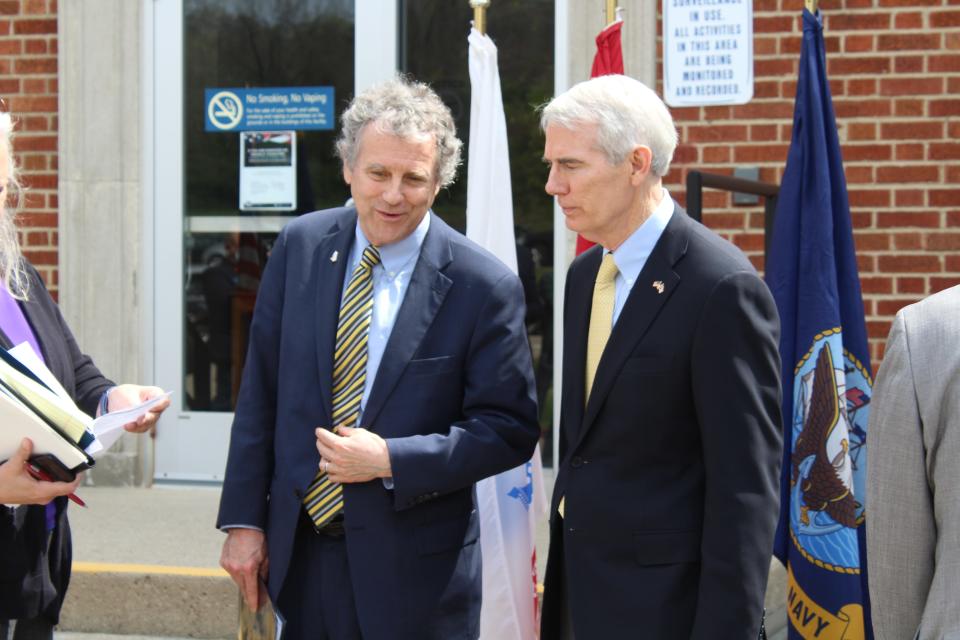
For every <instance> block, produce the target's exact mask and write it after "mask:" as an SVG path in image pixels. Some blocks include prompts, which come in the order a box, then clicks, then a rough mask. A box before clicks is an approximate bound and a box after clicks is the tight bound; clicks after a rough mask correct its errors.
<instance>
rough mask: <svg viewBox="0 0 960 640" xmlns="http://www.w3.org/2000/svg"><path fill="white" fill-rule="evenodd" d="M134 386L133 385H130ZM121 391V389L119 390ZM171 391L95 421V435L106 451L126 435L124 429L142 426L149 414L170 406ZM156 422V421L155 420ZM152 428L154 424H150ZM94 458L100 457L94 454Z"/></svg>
mask: <svg viewBox="0 0 960 640" xmlns="http://www.w3.org/2000/svg"><path fill="white" fill-rule="evenodd" d="M130 386H133V385H130ZM117 390H119V387H118V388H117ZM170 393H171V392H170V391H167V392H164V393H161V394H160V395H158V396H154V397H152V398H150V399H149V400H147V401H146V402H143V403H140V404H138V405H136V406H134V407H130V408H129V409H120V410H118V411H111V412H110V413H105V414H103V415H102V416H100V417H99V418H97V419H96V420H94V421H93V435H94V436H96V438H97V440H99V441H100V444H101V445H102V446H103V450H104V451H106V450H107V449H109V448H110V447H112V446H113V443H115V442H116V441H117V440H118V439H119V438H120V436H122V435H123V434H124V431H125V430H124V427H126V426H127V425H130V424H134V425H138V424H140V419H141V418H143V417H144V416H148V414H153V413H156V414H157V415H159V414H160V412H161V411H163V410H164V409H166V408H167V406H169V404H170ZM154 422H155V420H154ZM150 424H151V426H152V424H153V423H152V422H151V423H150ZM94 457H95V458H96V457H98V455H97V454H94Z"/></svg>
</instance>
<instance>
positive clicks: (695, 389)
mask: <svg viewBox="0 0 960 640" xmlns="http://www.w3.org/2000/svg"><path fill="white" fill-rule="evenodd" d="M541 124H542V127H543V129H544V132H545V135H546V142H545V145H544V152H543V157H544V161H545V162H546V163H547V165H548V166H549V168H550V173H549V176H548V178H547V184H546V191H547V193H548V194H550V195H551V196H554V197H555V198H556V201H557V204H558V205H559V206H560V208H561V209H562V210H563V215H564V217H565V219H566V224H567V227H568V228H569V229H572V230H573V231H576V232H577V233H579V234H580V235H582V236H583V237H584V238H586V239H587V240H590V241H591V242H595V243H597V245H596V246H594V247H593V248H592V249H589V250H587V251H586V252H585V253H583V254H581V255H580V256H579V257H578V258H577V259H576V260H574V261H573V263H572V264H571V265H570V269H569V271H568V272H567V283H566V296H565V299H564V310H563V324H564V344H563V390H562V399H561V413H560V464H559V468H558V469H557V479H556V484H555V486H554V494H553V504H552V509H551V511H550V521H551V524H550V551H549V556H548V559H547V573H546V578H545V585H544V588H545V591H544V604H543V615H542V631H541V638H543V639H544V640H557V639H570V638H579V639H580V640H585V639H589V638H610V639H614V638H645V639H649V640H668V639H669V640H673V639H674V638H742V639H743V640H748V639H750V640H753V639H755V638H757V636H758V632H759V629H760V625H761V620H762V618H763V595H764V590H765V587H766V582H767V574H768V570H769V567H770V557H771V554H772V550H773V534H774V527H775V526H776V522H777V513H778V497H779V488H780V482H779V480H780V474H779V468H780V456H781V453H782V449H781V446H782V445H781V439H782V436H781V429H780V358H779V356H778V352H777V344H778V340H779V321H778V316H777V310H776V307H775V306H774V303H773V298H772V296H771V295H770V292H769V291H768V290H767V287H766V285H765V284H764V283H763V280H761V279H760V277H759V276H758V275H757V272H756V271H755V270H754V268H753V267H752V266H750V262H749V261H748V260H747V259H746V257H745V256H744V255H743V254H742V253H741V252H740V251H739V250H738V249H737V248H736V247H734V246H733V245H731V244H730V243H729V242H726V241H725V240H723V239H722V238H720V237H719V236H717V235H716V234H715V233H713V232H711V231H709V230H708V229H706V227H704V226H702V225H701V224H699V223H697V222H695V221H693V220H692V219H690V218H689V217H688V216H687V214H686V212H685V211H684V210H683V209H682V208H680V205H679V204H677V203H676V202H674V200H673V199H672V198H671V197H670V194H668V193H667V191H666V189H664V187H663V177H664V176H665V175H666V174H667V171H668V169H669V167H670V161H671V159H672V156H673V152H674V149H675V148H676V145H677V131H676V128H675V127H674V125H673V120H672V118H671V117H670V112H669V111H668V110H667V108H666V106H665V105H664V104H663V102H661V100H660V98H659V97H658V96H657V95H656V94H655V93H654V92H653V91H652V90H651V89H649V88H648V87H646V86H644V85H643V84H642V83H640V82H639V81H637V80H634V79H632V78H629V77H627V76H616V75H614V76H604V77H600V78H595V79H593V80H589V81H587V82H583V83H580V84H578V85H576V86H574V87H573V88H571V89H570V90H569V91H567V92H566V93H563V94H561V95H559V96H557V97H556V98H554V99H553V101H551V102H550V104H548V105H547V106H546V107H545V108H544V109H543V113H542V118H541Z"/></svg>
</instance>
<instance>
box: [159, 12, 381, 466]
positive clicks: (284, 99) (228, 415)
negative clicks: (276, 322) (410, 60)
mask: <svg viewBox="0 0 960 640" xmlns="http://www.w3.org/2000/svg"><path fill="white" fill-rule="evenodd" d="M356 4H357V5H358V6H356V7H355V6H354V1H353V0H275V1H273V2H261V1H258V0H159V2H158V5H157V7H156V9H155V12H154V20H153V22H154V24H153V25H152V27H153V34H152V39H153V41H154V43H155V44H154V51H153V59H154V69H153V74H154V87H153V94H154V102H153V114H154V117H153V126H154V131H153V133H154V140H153V147H154V158H153V164H154V171H153V191H154V198H153V202H154V216H153V217H154V229H155V234H154V237H155V244H154V247H153V253H154V274H155V288H154V292H155V296H154V303H153V304H154V309H155V311H154V317H155V332H156V339H155V344H156V348H155V353H154V363H155V368H156V372H157V380H158V381H159V383H160V384H161V385H162V386H163V387H164V388H167V389H172V390H174V399H173V407H172V408H171V411H168V414H172V415H170V417H169V418H165V420H164V424H163V425H162V428H160V429H159V430H158V435H157V442H156V452H155V455H156V460H155V472H154V477H155V479H156V480H158V481H177V482H182V481H196V482H218V481H220V480H221V479H222V474H223V469H224V466H225V463H226V453H227V446H228V442H229V429H230V423H231V420H232V417H233V413H232V412H233V408H234V405H235V403H236V398H237V391H238V388H239V384H240V373H241V371H242V368H243V363H244V356H245V353H246V346H247V337H248V336H247V334H248V328H249V323H250V317H251V314H252V311H253V305H254V302H255V300H256V293H257V288H258V286H259V280H260V274H261V272H262V269H263V267H264V265H265V262H266V259H267V257H268V256H269V253H270V250H271V248H272V245H273V242H274V240H275V239H276V237H277V233H278V232H279V231H280V229H281V228H282V227H283V225H284V224H286V223H287V222H288V221H289V220H290V219H292V218H293V217H295V216H298V215H301V214H303V213H306V212H309V211H314V210H316V209H322V208H327V207H333V206H340V205H342V204H343V203H344V202H345V201H346V200H347V198H348V197H349V191H348V189H347V187H346V186H345V185H344V183H343V180H342V177H341V170H340V163H339V160H337V159H336V157H335V155H334V152H333V143H334V139H335V135H336V122H337V119H338V118H339V115H340V112H341V111H342V109H343V108H344V107H345V106H346V104H347V103H348V101H349V100H350V98H351V97H352V96H353V93H354V88H355V87H356V86H365V85H366V84H369V83H372V82H375V81H377V80H379V79H381V78H384V77H388V76H389V75H391V74H392V73H393V72H394V70H395V69H396V68H397V64H396V46H395V45H394V46H391V38H390V37H389V36H385V35H384V34H395V33H396V20H397V8H396V5H395V0H363V1H362V2H357V3H356ZM392 39H393V41H394V42H395V36H393V38H392ZM372 43H376V44H375V45H374V44H372Z"/></svg>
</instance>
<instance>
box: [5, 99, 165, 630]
mask: <svg viewBox="0 0 960 640" xmlns="http://www.w3.org/2000/svg"><path fill="white" fill-rule="evenodd" d="M12 140H13V120H12V118H11V117H10V114H9V113H4V112H0V346H2V348H5V349H8V348H10V347H11V346H14V345H17V344H21V343H27V344H29V345H30V346H31V348H32V349H33V350H34V352H36V354H37V355H38V356H40V357H41V358H42V359H43V361H44V362H45V364H46V366H47V368H48V369H50V371H51V372H52V373H53V374H54V376H56V378H57V380H58V381H59V382H60V384H61V385H62V386H63V388H64V389H65V390H66V391H67V392H68V393H69V394H70V396H71V397H72V398H73V400H74V401H75V402H76V404H77V406H78V407H80V408H81V409H82V410H83V411H84V412H86V413H88V414H90V415H91V416H93V415H95V414H99V413H103V412H106V411H113V410H118V409H125V408H127V407H130V406H134V405H136V404H140V403H141V402H143V401H144V400H147V399H149V398H152V397H155V396H156V395H158V394H160V393H162V390H161V389H159V388H157V387H144V386H138V385H133V384H123V385H114V383H112V382H111V381H110V380H108V379H107V378H105V377H104V376H103V374H101V373H100V371H99V370H98V369H97V367H96V365H95V364H94V363H93V360H91V359H90V357H89V356H87V355H84V354H83V353H82V352H81V351H80V349H79V348H78V346H77V343H76V341H75V340H74V338H73V334H72V333H71V332H70V328H69V327H68V326H67V324H66V322H65V321H64V319H63V316H62V315H61V314H60V310H59V309H58V308H57V305H56V303H55V302H54V301H53V298H51V297H50V294H49V293H48V292H47V289H46V287H45V286H44V283H43V280H42V279H41V278H40V274H39V273H38V272H37V270H36V269H35V268H34V267H33V265H31V264H30V263H29V261H27V260H26V259H25V258H24V257H23V255H22V252H21V251H20V245H19V244H18V242H17V228H16V224H15V220H14V219H15V214H16V211H17V208H18V207H19V204H20V201H21V199H22V193H23V191H22V188H21V184H20V180H19V178H18V172H17V167H16V163H15V162H14V156H13V148H12ZM168 404H169V401H166V400H165V401H163V402H162V403H161V404H160V405H158V406H157V407H156V408H154V409H153V410H152V411H151V412H149V413H147V414H146V415H144V416H142V417H141V418H140V419H139V420H138V421H136V422H132V423H130V424H128V425H126V429H127V430H128V431H131V432H140V433H142V432H145V431H149V430H150V429H152V428H153V426H154V425H155V424H156V421H157V419H158V418H159V416H160V413H162V412H163V410H164V409H165V408H166V407H167V405H168ZM32 455H33V443H32V442H31V441H30V440H29V439H27V438H25V439H24V440H23V441H22V443H21V445H20V449H19V450H18V451H17V452H16V453H15V454H14V455H13V456H12V457H10V458H9V459H8V460H6V461H3V462H0V640H7V639H8V638H10V637H12V638H13V640H47V639H49V638H52V637H53V627H54V625H55V624H57V622H58V620H59V616H60V607H61V605H62V604H63V598H64V595H65V593H66V590H67V585H68V583H69V581H70V560H71V548H70V526H69V523H68V521H67V498H66V496H67V495H68V494H70V493H72V492H74V491H75V490H76V489H77V487H78V485H79V483H80V477H77V479H75V480H74V481H73V482H47V481H42V480H37V479H35V478H34V477H33V475H31V474H30V473H29V471H28V464H29V461H30V459H31V456H32Z"/></svg>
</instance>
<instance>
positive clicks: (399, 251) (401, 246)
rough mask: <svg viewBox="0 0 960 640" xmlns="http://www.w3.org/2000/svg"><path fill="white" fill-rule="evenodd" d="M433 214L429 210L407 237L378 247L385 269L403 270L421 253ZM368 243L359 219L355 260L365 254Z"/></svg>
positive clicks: (354, 249) (354, 252)
mask: <svg viewBox="0 0 960 640" xmlns="http://www.w3.org/2000/svg"><path fill="white" fill-rule="evenodd" d="M431 215H433V212H432V211H427V215H425V216H423V220H421V221H420V224H418V225H417V228H416V229H414V230H413V233H411V234H410V235H408V236H407V237H406V238H403V239H402V240H397V241H396V242H391V243H390V244H385V245H383V246H382V247H377V249H379V250H380V264H382V265H383V268H384V270H385V271H387V272H388V273H389V272H395V271H399V270H401V269H402V268H403V267H404V266H405V265H406V264H407V263H408V262H410V261H411V260H412V259H413V258H414V257H415V256H416V255H417V254H419V253H420V247H421V246H423V239H424V238H426V237H427V231H428V230H429V229H430V216H431ZM368 244H370V241H369V240H367V237H366V236H365V235H363V230H362V229H361V228H360V221H359V220H357V233H356V238H355V240H354V242H353V256H354V258H355V261H359V260H360V256H361V255H363V250H364V249H366V248H367V245H368Z"/></svg>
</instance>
